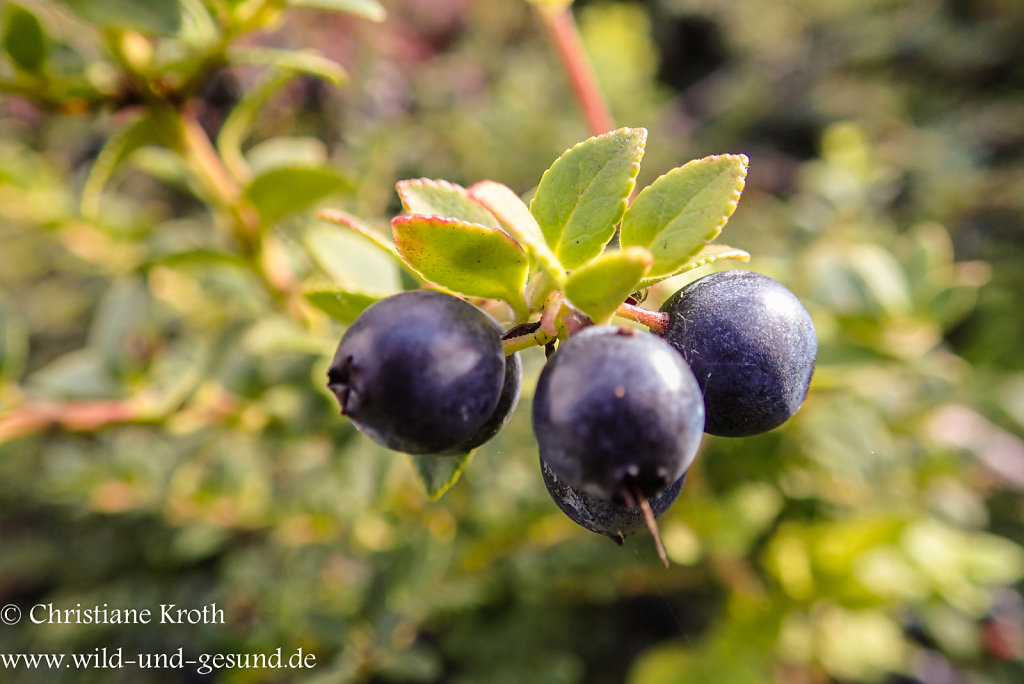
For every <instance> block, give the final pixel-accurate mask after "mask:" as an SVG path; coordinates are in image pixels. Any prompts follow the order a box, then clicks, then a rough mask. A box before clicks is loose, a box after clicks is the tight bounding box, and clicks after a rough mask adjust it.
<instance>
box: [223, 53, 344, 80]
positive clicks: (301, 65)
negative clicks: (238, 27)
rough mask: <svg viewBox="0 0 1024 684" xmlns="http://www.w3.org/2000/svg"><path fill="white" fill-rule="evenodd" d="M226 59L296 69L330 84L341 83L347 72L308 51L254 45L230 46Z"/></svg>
mask: <svg viewBox="0 0 1024 684" xmlns="http://www.w3.org/2000/svg"><path fill="white" fill-rule="evenodd" d="M228 61H229V62H231V63H233V64H260V65H266V66H272V67H277V68H278V69H285V70H288V71H298V72H299V73H303V74H309V75H310V76H316V77H317V78H322V79H323V80H325V81H327V82H328V83H330V84H332V85H341V84H342V83H343V82H344V81H345V79H347V78H348V73H347V72H346V71H345V69H344V68H343V67H342V66H341V65H340V64H338V63H337V62H335V61H334V60H331V59H327V58H326V57H324V56H322V55H319V54H317V53H315V52H309V51H299V50H279V49H276V48H255V47H244V48H232V49H231V50H229V51H228Z"/></svg>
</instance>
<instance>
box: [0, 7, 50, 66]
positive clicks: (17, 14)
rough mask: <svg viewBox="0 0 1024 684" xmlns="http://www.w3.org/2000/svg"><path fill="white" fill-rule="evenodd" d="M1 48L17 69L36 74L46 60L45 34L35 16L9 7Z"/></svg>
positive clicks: (21, 8)
mask: <svg viewBox="0 0 1024 684" xmlns="http://www.w3.org/2000/svg"><path fill="white" fill-rule="evenodd" d="M3 46H4V50H6V51H7V54H8V55H10V56H11V61H13V62H14V63H15V64H17V65H18V66H19V67H21V68H22V69H24V70H25V71H29V72H38V71H39V70H40V68H41V67H42V66H43V62H44V61H45V60H46V34H45V33H44V32H43V25H42V24H41V23H39V19H38V18H37V17H36V15H34V14H32V12H29V11H28V10H27V9H25V8H24V7H19V6H18V5H11V6H10V7H9V8H8V9H7V16H6V21H5V22H4V33H3Z"/></svg>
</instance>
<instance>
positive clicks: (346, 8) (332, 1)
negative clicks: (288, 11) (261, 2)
mask: <svg viewBox="0 0 1024 684" xmlns="http://www.w3.org/2000/svg"><path fill="white" fill-rule="evenodd" d="M288 4H289V5H291V6H292V7H309V8H310V9H318V10H324V11H325V12H343V13H345V14H351V15H354V16H357V17H362V18H363V19H369V20H370V21H384V19H385V18H386V17H387V12H385V10H384V7H383V6H382V5H381V4H380V3H379V2H377V0H288Z"/></svg>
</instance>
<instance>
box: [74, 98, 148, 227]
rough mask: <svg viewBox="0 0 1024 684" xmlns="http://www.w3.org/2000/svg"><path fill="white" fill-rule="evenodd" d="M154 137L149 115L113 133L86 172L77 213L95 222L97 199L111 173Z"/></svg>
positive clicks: (97, 211) (97, 212)
mask: <svg viewBox="0 0 1024 684" xmlns="http://www.w3.org/2000/svg"><path fill="white" fill-rule="evenodd" d="M157 138H158V136H157V134H156V131H155V130H154V128H153V125H152V122H151V121H150V119H149V117H148V116H141V117H139V118H137V119H134V120H133V121H130V122H128V123H126V124H124V125H123V126H121V128H119V129H117V130H116V131H114V133H113V135H111V136H110V138H109V139H108V140H107V142H106V143H105V144H104V145H103V149H101V150H100V153H99V154H98V155H96V161H95V162H93V165H92V168H90V169H89V176H88V177H87V178H86V179H85V185H84V186H83V188H82V201H81V203H80V210H81V212H82V214H83V215H84V216H86V217H89V218H92V219H95V218H96V217H97V216H98V214H99V208H100V198H101V197H102V196H103V190H104V188H105V187H106V186H107V183H108V182H110V178H111V176H113V175H114V171H115V170H116V169H117V167H118V166H120V164H121V162H123V161H124V160H125V159H127V158H128V156H129V155H130V154H131V153H132V152H135V151H136V150H138V149H139V148H140V147H142V146H144V145H148V144H149V143H153V142H156V141H157Z"/></svg>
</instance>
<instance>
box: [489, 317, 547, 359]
mask: <svg viewBox="0 0 1024 684" xmlns="http://www.w3.org/2000/svg"><path fill="white" fill-rule="evenodd" d="M554 339H555V338H554V337H552V336H551V335H549V334H548V332H547V331H546V330H544V328H542V327H541V326H540V324H539V323H526V324H523V325H517V326H515V327H514V328H511V329H510V330H509V331H508V332H507V333H505V336H504V337H502V338H501V346H502V348H503V349H504V350H505V356H509V355H510V354H515V353H516V352H517V351H522V350H524V349H529V348H530V347H536V346H541V347H543V346H545V345H547V344H549V343H550V342H553V341H554Z"/></svg>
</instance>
